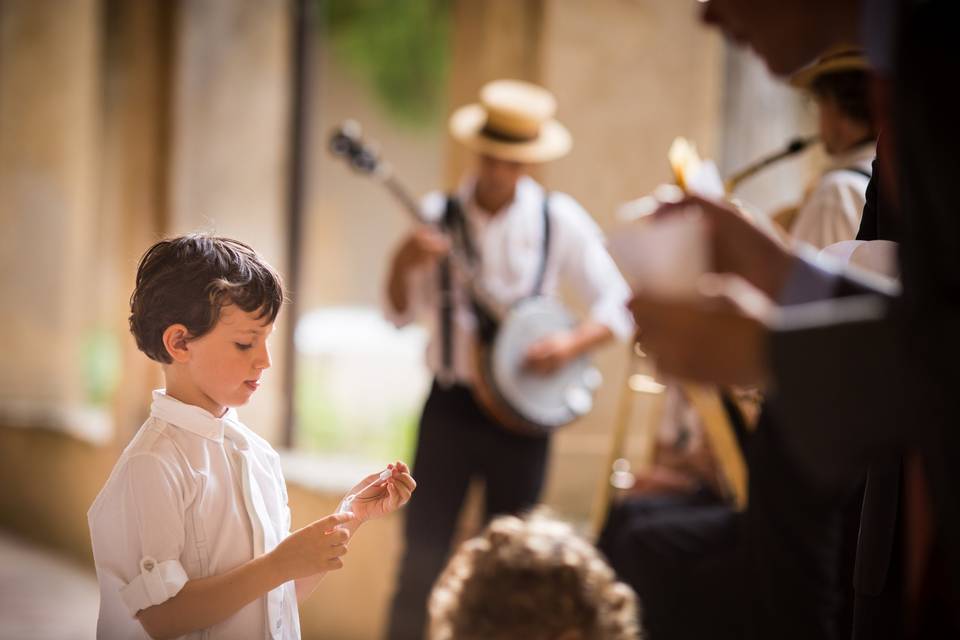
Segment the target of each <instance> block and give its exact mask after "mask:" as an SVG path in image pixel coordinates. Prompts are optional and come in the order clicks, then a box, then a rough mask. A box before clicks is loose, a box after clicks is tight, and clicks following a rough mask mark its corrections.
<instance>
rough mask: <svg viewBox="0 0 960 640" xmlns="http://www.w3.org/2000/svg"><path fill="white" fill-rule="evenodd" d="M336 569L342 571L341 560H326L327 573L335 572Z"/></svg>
mask: <svg viewBox="0 0 960 640" xmlns="http://www.w3.org/2000/svg"><path fill="white" fill-rule="evenodd" d="M337 569H343V560H341V559H340V558H330V559H329V560H327V570H328V571H336V570H337Z"/></svg>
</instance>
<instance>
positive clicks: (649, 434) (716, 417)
mask: <svg viewBox="0 0 960 640" xmlns="http://www.w3.org/2000/svg"><path fill="white" fill-rule="evenodd" d="M817 140H818V138H817V137H815V136H811V137H798V138H794V139H793V140H791V141H790V142H789V143H788V144H787V146H786V147H785V148H784V149H782V150H781V151H778V152H776V153H774V154H771V155H769V156H765V157H763V158H761V159H759V160H757V161H756V162H754V163H752V164H750V165H748V166H746V167H744V168H743V169H741V170H740V171H737V172H736V173H734V174H733V175H731V176H730V177H729V178H727V179H726V180H724V181H723V190H724V191H725V193H726V195H727V196H728V197H729V196H730V195H731V194H732V193H733V191H734V190H735V189H736V188H737V187H738V186H739V185H740V183H742V182H743V181H744V180H746V179H748V178H750V177H752V176H754V175H755V174H757V173H759V172H760V171H763V170H764V169H766V168H768V167H770V166H772V165H774V164H776V163H777V162H780V161H781V160H784V159H786V158H789V157H792V156H794V155H796V154H798V153H800V152H802V151H804V150H805V149H807V148H808V147H809V146H810V145H811V144H813V143H815V142H817ZM668 159H669V161H670V165H671V169H672V170H673V174H674V178H675V181H676V184H677V186H679V187H680V188H681V189H683V190H684V191H686V190H687V188H688V186H689V182H690V180H689V177H690V176H691V175H693V172H694V171H697V170H699V169H700V167H701V165H702V161H701V159H700V157H699V154H698V153H697V151H696V147H695V146H694V145H693V144H692V143H690V142H688V141H687V140H685V139H683V138H677V139H676V140H674V143H673V144H672V145H671V147H670V151H669V153H668ZM643 358H645V355H644V354H643V351H642V350H641V349H640V347H639V344H634V345H633V347H632V350H631V354H630V357H629V366H628V371H627V383H626V384H625V385H624V389H623V392H622V394H623V395H622V396H621V398H620V404H619V407H618V411H617V415H616V422H615V424H614V430H613V434H612V441H611V448H610V453H609V455H608V458H607V462H606V466H605V467H604V469H605V473H604V475H603V478H602V479H601V482H600V488H599V490H598V499H597V501H596V502H595V503H594V510H593V517H592V525H593V531H594V533H595V535H597V536H598V535H599V533H600V531H601V530H602V527H603V524H604V522H605V520H606V517H607V513H608V512H609V508H610V504H611V502H612V500H613V494H614V491H615V490H616V489H626V488H629V486H630V485H631V484H632V481H633V474H632V472H631V471H630V463H629V462H628V461H627V460H626V458H625V457H624V452H625V449H626V443H627V428H628V425H629V422H630V418H631V415H632V407H633V394H634V393H637V392H640V393H645V394H652V395H655V396H659V397H655V398H654V399H653V404H652V406H651V409H650V412H649V415H648V416H647V419H646V420H644V426H645V428H644V430H643V433H642V435H641V438H642V446H641V456H640V460H639V466H640V467H641V468H647V467H649V466H650V465H652V463H653V459H654V456H655V453H656V447H655V441H656V436H657V430H658V428H659V416H660V412H661V409H662V395H661V394H662V392H663V389H664V387H663V385H659V383H657V382H656V381H655V380H654V379H653V378H652V377H649V376H647V378H648V379H649V381H650V382H651V383H652V384H646V385H642V386H639V385H631V384H630V383H631V380H636V376H638V375H643V374H638V373H637V371H638V370H639V369H640V368H641V362H642V360H643ZM633 387H637V388H633ZM681 387H682V390H683V393H684V395H685V396H686V398H687V400H688V401H689V402H690V404H691V405H692V406H693V407H694V409H695V410H696V411H697V413H698V414H699V416H700V418H701V422H702V423H703V427H704V431H705V434H706V437H707V439H708V440H709V442H710V447H711V449H712V451H713V454H714V456H715V458H716V460H717V462H718V467H719V469H720V475H721V476H722V480H723V483H724V485H725V486H726V488H727V491H728V495H729V498H730V500H731V502H732V503H733V506H734V508H735V509H737V510H738V511H740V510H743V509H745V508H746V505H747V497H748V496H747V467H746V462H745V461H744V458H743V452H742V451H741V449H740V445H739V443H738V442H737V439H736V435H735V432H734V430H733V426H732V425H731V424H730V420H729V417H728V415H727V412H726V409H725V408H724V406H723V403H722V400H721V398H720V392H719V390H718V389H715V388H712V387H710V386H707V385H700V384H691V383H682V384H681Z"/></svg>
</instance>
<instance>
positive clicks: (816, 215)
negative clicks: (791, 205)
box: [790, 142, 877, 249]
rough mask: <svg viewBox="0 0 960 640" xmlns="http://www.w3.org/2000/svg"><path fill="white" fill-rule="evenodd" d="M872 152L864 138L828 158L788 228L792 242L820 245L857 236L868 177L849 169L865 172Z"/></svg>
mask: <svg viewBox="0 0 960 640" xmlns="http://www.w3.org/2000/svg"><path fill="white" fill-rule="evenodd" d="M876 155H877V145H876V143H875V142H868V143H866V144H862V145H860V146H858V147H855V148H854V149H851V150H850V151H847V152H845V153H841V154H838V155H836V156H833V157H831V158H830V164H829V166H828V167H827V170H826V171H825V172H824V173H823V175H822V176H820V179H819V180H818V181H817V184H816V186H814V188H813V190H812V191H811V192H810V194H809V195H808V196H807V198H806V199H805V200H804V201H803V204H801V205H800V210H799V211H798V212H797V217H796V219H795V220H794V223H793V226H792V228H791V229H790V237H791V239H792V240H793V241H794V242H795V243H803V244H807V245H811V246H813V247H814V248H816V249H823V248H824V247H826V246H828V245H831V244H834V243H836V242H841V241H843V240H853V239H854V238H856V237H857V230H858V229H859V228H860V218H861V216H862V215H863V205H864V204H865V203H866V201H867V197H866V192H867V183H868V182H870V178H868V177H867V176H865V175H862V174H860V173H857V172H856V171H850V169H859V170H860V171H865V172H866V173H867V174H868V175H869V174H870V172H871V163H872V162H873V158H874V156H876Z"/></svg>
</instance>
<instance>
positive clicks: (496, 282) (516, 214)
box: [384, 177, 633, 384]
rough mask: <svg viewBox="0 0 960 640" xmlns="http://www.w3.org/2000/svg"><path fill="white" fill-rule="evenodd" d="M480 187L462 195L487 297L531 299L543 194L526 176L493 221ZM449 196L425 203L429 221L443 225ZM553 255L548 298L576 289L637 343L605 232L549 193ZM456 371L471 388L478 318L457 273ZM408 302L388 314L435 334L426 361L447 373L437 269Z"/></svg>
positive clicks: (412, 289) (418, 283) (469, 186)
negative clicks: (480, 200)
mask: <svg viewBox="0 0 960 640" xmlns="http://www.w3.org/2000/svg"><path fill="white" fill-rule="evenodd" d="M474 184H475V181H474V180H473V179H471V178H468V179H466V180H464V181H463V183H462V184H461V185H460V188H459V189H458V196H459V197H460V201H461V202H462V203H464V213H465V216H466V219H467V224H468V225H469V230H470V237H471V239H472V240H473V242H474V244H475V245H476V246H477V248H478V251H479V253H480V255H481V268H480V274H479V275H480V278H481V280H482V282H483V286H484V288H485V290H486V291H487V293H488V294H490V295H491V296H492V297H493V298H494V299H495V300H496V301H497V302H498V303H499V304H500V305H501V306H502V307H503V308H508V307H509V305H511V304H513V303H516V302H518V301H519V300H521V299H523V298H525V297H527V296H529V295H530V294H531V293H532V291H533V288H534V285H535V282H536V277H537V272H538V270H539V268H540V262H541V259H542V253H543V198H544V189H543V187H541V186H540V185H539V184H538V183H537V182H536V181H535V180H533V179H532V178H529V177H522V178H521V179H520V180H519V181H518V182H517V186H516V191H515V194H514V199H513V201H512V202H510V203H509V204H507V205H506V206H505V207H504V208H503V209H502V210H500V211H498V212H496V213H495V214H493V215H490V214H489V213H487V212H485V211H483V210H481V209H480V208H479V207H478V206H477V204H476V203H475V202H474V200H473V188H474ZM445 206H446V195H445V194H444V193H441V192H432V193H430V194H428V195H427V196H426V197H424V199H423V200H422V202H421V209H422V211H423V215H424V217H425V218H426V219H427V220H429V221H431V222H435V221H439V220H440V218H441V217H442V216H443V212H444V210H445ZM549 208H550V249H549V255H548V258H547V265H546V270H545V273H544V279H543V289H542V293H543V295H547V296H556V295H557V290H558V288H560V287H561V286H563V287H568V286H569V287H571V288H572V289H573V291H574V293H575V294H576V295H577V296H578V297H579V298H580V299H581V301H582V302H583V303H584V304H585V305H586V307H587V309H588V315H589V317H590V318H591V319H592V320H595V321H597V322H600V323H602V324H604V325H606V326H607V327H609V328H610V330H611V331H612V332H613V333H614V335H615V336H617V337H618V338H620V339H621V340H627V339H628V338H630V336H631V335H632V332H633V320H632V318H631V317H630V314H629V312H628V311H627V309H626V303H627V301H628V300H629V297H630V289H629V287H628V286H627V283H626V282H625V281H624V279H623V276H621V275H620V272H619V270H617V267H616V265H615V264H614V263H613V260H612V259H611V258H610V255H609V254H608V253H607V250H606V247H605V244H604V237H603V232H602V231H601V230H600V227H598V226H597V224H596V222H594V220H593V219H592V218H591V217H590V215H589V214H588V213H587V212H586V211H585V210H584V209H583V207H581V206H580V205H579V204H578V203H577V201H576V200H574V199H573V198H572V197H570V196H569V195H567V194H565V193H559V192H551V193H550V207H549ZM454 278H455V281H456V283H457V285H456V286H455V291H454V313H453V319H454V321H453V325H454V332H453V333H454V335H453V372H454V375H455V377H456V379H457V381H458V382H461V383H465V384H470V382H471V378H472V375H473V374H472V371H473V369H474V368H473V340H474V333H475V320H474V317H473V312H472V311H471V309H470V303H469V298H468V296H467V295H466V288H465V286H464V284H463V283H464V274H462V273H456V272H455V273H454ZM407 290H408V294H409V304H408V306H407V309H406V310H405V311H404V313H402V314H400V313H397V311H396V310H395V309H394V308H393V306H392V305H391V304H390V302H389V299H387V300H385V301H384V312H385V314H386V316H387V318H388V319H389V320H390V321H391V322H393V323H394V324H395V325H396V326H398V327H400V326H403V325H406V324H408V323H410V322H412V321H414V320H421V321H423V322H424V323H425V324H426V326H427V327H428V329H429V331H430V336H431V339H430V343H429V345H428V347H427V362H428V364H429V366H430V368H431V369H432V370H433V372H434V373H437V372H439V371H440V370H441V365H442V353H441V335H440V333H441V332H440V326H439V325H440V311H439V307H440V295H439V276H438V274H437V270H436V268H435V267H422V268H419V269H415V270H413V271H412V272H411V273H410V275H409V279H408V282H407Z"/></svg>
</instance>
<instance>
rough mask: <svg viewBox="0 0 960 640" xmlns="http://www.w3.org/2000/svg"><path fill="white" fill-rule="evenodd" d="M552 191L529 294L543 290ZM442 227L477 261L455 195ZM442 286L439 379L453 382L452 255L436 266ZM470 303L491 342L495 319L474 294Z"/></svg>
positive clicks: (547, 196) (479, 330) (546, 197)
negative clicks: (538, 257) (537, 261)
mask: <svg viewBox="0 0 960 640" xmlns="http://www.w3.org/2000/svg"><path fill="white" fill-rule="evenodd" d="M549 205H550V194H549V193H546V192H545V193H544V196H543V246H542V247H541V251H540V265H539V266H538V268H537V276H536V279H535V280H534V285H533V290H532V291H531V293H530V296H531V297H533V296H539V295H542V293H543V281H544V278H545V276H546V272H547V259H548V258H549V255H550V236H551V233H550V226H551V225H550V206H549ZM440 226H441V228H442V229H443V230H444V231H445V232H446V233H447V234H449V235H450V238H451V241H452V244H453V245H454V246H455V247H459V248H462V250H463V252H464V254H465V255H466V258H467V260H469V261H470V262H471V263H472V264H476V262H477V258H478V255H477V248H476V246H475V245H474V244H473V240H472V238H471V237H470V232H469V230H468V229H467V220H466V216H464V214H463V208H462V206H461V205H460V201H459V200H458V199H457V197H456V196H453V195H449V196H447V205H446V209H445V210H444V212H443V219H442V221H441V223H440ZM437 271H438V277H439V280H440V282H439V285H440V309H439V311H440V346H441V363H440V364H441V370H440V373H439V374H438V378H439V381H440V383H441V384H443V385H444V386H449V385H451V384H453V381H454V373H453V309H454V299H453V274H452V269H451V267H450V258H449V257H445V258H443V259H442V260H440V262H439V263H438V265H437ZM470 304H471V306H472V307H473V313H474V316H475V317H476V319H477V335H478V337H479V338H480V339H481V340H484V341H487V342H489V341H492V340H493V337H494V336H495V335H496V332H497V321H496V318H495V317H494V316H493V314H492V313H490V312H489V311H488V310H487V309H485V308H484V306H483V305H482V304H481V303H480V302H479V301H478V300H476V299H474V298H473V296H471V299H470Z"/></svg>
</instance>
